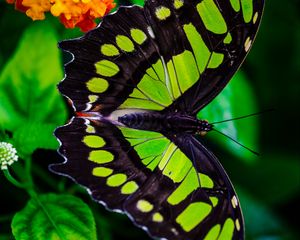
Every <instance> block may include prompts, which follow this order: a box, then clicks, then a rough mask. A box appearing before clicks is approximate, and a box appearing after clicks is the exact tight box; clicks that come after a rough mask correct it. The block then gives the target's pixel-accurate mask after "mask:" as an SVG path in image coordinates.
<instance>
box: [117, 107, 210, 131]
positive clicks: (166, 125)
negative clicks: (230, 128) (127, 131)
mask: <svg viewBox="0 0 300 240" xmlns="http://www.w3.org/2000/svg"><path fill="white" fill-rule="evenodd" d="M118 121H119V122H120V123H122V124H124V125H125V126H127V127H130V128H135V129H142V130H149V131H156V132H162V133H172V134H174V133H175V134H176V133H190V134H200V135H205V133H207V132H208V131H210V130H211V129H212V125H211V124H209V123H208V122H207V121H206V120H199V119H197V118H196V117H193V116H189V115H185V114H179V113H176V114H162V113H160V112H144V113H130V114H125V115H123V116H120V117H119V118H118Z"/></svg>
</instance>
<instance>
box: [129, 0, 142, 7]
mask: <svg viewBox="0 0 300 240" xmlns="http://www.w3.org/2000/svg"><path fill="white" fill-rule="evenodd" d="M130 2H131V3H132V4H136V5H139V6H144V3H145V1H144V0H130Z"/></svg>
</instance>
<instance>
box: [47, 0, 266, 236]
mask: <svg viewBox="0 0 300 240" xmlns="http://www.w3.org/2000/svg"><path fill="white" fill-rule="evenodd" d="M262 11H263V0H222V1H221V0H195V1H194V0H165V1H163V0H148V1H146V2H145V7H144V8H141V7H138V6H133V7H121V8H120V9H119V10H118V11H117V12H116V13H114V14H111V15H109V16H107V17H105V18H104V19H103V21H102V23H101V24H100V25H99V26H98V27H97V28H96V29H94V30H92V31H90V32H89V33H87V34H86V35H85V36H83V37H82V38H79V39H75V40H68V41H64V42H62V43H60V47H61V48H62V49H63V50H65V51H69V52H70V53H72V55H73V60H72V61H71V62H70V63H68V64H67V65H66V66H65V71H66V77H65V79H64V80H63V81H62V82H61V83H60V84H59V90H60V91H61V93H62V94H63V95H65V96H66V97H67V98H69V99H70V100H71V102H72V104H73V106H74V109H75V111H76V112H78V115H79V116H82V117H75V118H73V119H72V120H71V122H70V123H69V124H67V125H65V126H63V127H60V128H58V129H57V130H56V133H55V134H56V136H57V138H58V139H59V140H60V142H61V147H60V150H59V152H60V153H61V154H62V155H63V156H64V157H65V162H64V163H62V164H56V165H52V169H53V170H54V171H55V172H57V173H60V174H64V175H67V176H69V177H71V178H72V179H74V180H75V181H76V182H78V183H79V184H81V185H83V186H85V187H86V188H88V190H89V193H90V194H91V195H92V197H93V198H94V199H95V200H96V201H98V202H100V203H102V204H104V205H105V206H107V207H108V208H109V209H111V210H118V211H122V212H125V213H126V214H127V215H128V216H130V218H131V219H132V220H133V221H134V222H135V224H137V225H139V226H141V227H143V228H146V229H147V231H148V232H149V233H150V235H151V236H154V237H158V238H164V239H172V240H173V239H174V240H177V239H178V240H179V239H185V240H188V239H191V240H192V239H193V240H194V239H205V240H211V239H243V233H244V225H243V218H242V213H241V208H240V206H239V203H238V199H237V196H236V194H235V192H234V190H233V187H232V185H231V183H230V180H229V178H228V177H227V175H226V173H225V171H224V169H223V168H222V166H221V165H220V163H219V161H218V160H217V158H216V157H215V156H214V155H213V154H212V153H211V152H210V151H208V150H207V149H206V148H205V147H204V146H203V145H202V144H201V142H199V141H198V140H196V138H194V136H192V135H191V134H187V133H175V132H172V131H170V132H168V133H163V132H160V130H157V131H155V129H154V131H145V130H141V129H140V130H138V129H131V128H128V127H125V126H124V125H122V124H121V123H120V122H118V116H120V115H122V114H123V115H124V114H126V113H128V114H129V113H132V112H147V113H149V114H150V115H151V113H152V112H156V113H160V114H162V115H160V116H164V115H168V116H171V115H172V114H177V113H181V114H186V115H188V116H191V117H196V114H197V113H198V112H199V110H201V109H202V108H203V107H204V106H205V105H206V104H208V103H209V102H210V101H211V100H212V99H213V98H214V97H215V96H216V95H217V94H218V93H219V92H220V91H221V90H222V88H223V87H224V86H225V85H226V83H227V82H228V81H229V79H230V78H231V77H232V75H233V74H234V73H235V72H236V70H237V69H238V67H239V66H240V64H241V63H242V61H243V60H244V58H245V56H246V54H247V52H248V51H249V49H250V47H251V45H252V42H253V40H254V38H255V35H256V32H257V29H258V25H259V22H260V19H261V15H262ZM89 116H90V117H89ZM152 130H153V129H152ZM174 131H175V130H174Z"/></svg>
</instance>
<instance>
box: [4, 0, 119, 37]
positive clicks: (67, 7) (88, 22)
mask: <svg viewBox="0 0 300 240" xmlns="http://www.w3.org/2000/svg"><path fill="white" fill-rule="evenodd" d="M6 1H7V2H8V3H15V6H16V9H18V10H20V11H22V12H26V15H27V16H29V17H30V18H32V19H33V20H42V19H44V18H45V14H44V13H45V12H48V11H50V12H51V13H52V15H53V16H56V17H59V18H60V21H61V22H62V23H63V24H64V25H65V27H67V28H74V27H75V26H77V27H79V28H80V29H81V30H82V31H84V32H85V31H88V30H90V29H92V28H94V27H95V26H96V23H95V22H94V21H95V19H97V18H101V17H103V16H104V15H105V14H106V13H108V12H109V11H110V10H111V9H112V8H114V7H115V4H114V3H113V0H6Z"/></svg>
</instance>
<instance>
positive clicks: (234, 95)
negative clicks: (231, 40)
mask: <svg viewBox="0 0 300 240" xmlns="http://www.w3.org/2000/svg"><path fill="white" fill-rule="evenodd" d="M255 112H257V104H256V101H255V94H254V91H253V89H252V88H251V86H250V84H249V83H248V81H247V78H246V76H245V74H243V72H241V71H239V72H238V73H237V74H235V76H234V77H233V79H231V80H230V82H229V84H228V85H227V87H226V88H225V89H224V90H223V91H222V92H221V93H220V94H219V95H218V96H217V97H216V98H215V99H214V100H213V101H212V102H211V103H210V104H209V105H208V106H206V107H205V108H204V109H203V110H201V111H200V112H199V114H198V116H197V117H198V118H199V119H207V120H208V121H209V122H210V123H213V122H219V121H223V120H227V119H232V118H235V117H240V116H245V115H248V114H252V113H255ZM214 128H215V129H216V130H218V131H220V132H222V133H224V134H226V135H228V136H230V137H232V138H233V139H235V140H237V141H238V142H239V143H241V144H243V145H245V146H247V147H249V148H251V149H253V150H255V151H258V150H259V149H258V132H259V127H258V117H249V118H245V119H242V120H238V121H229V122H224V123H219V124H215V125H214ZM208 137H210V138H211V140H212V141H215V142H217V144H219V145H220V146H222V147H223V148H224V149H228V150H229V151H230V152H231V153H232V154H234V155H235V156H237V157H239V158H241V159H243V160H245V161H248V162H251V161H253V160H254V159H256V156H255V155H254V154H253V153H251V152H249V151H248V150H247V149H245V148H243V147H241V146H239V145H238V144H236V143H235V142H234V141H232V140H231V139H229V138H227V137H225V136H222V135H221V134H219V133H217V132H215V131H211V132H210V133H209V134H208Z"/></svg>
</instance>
